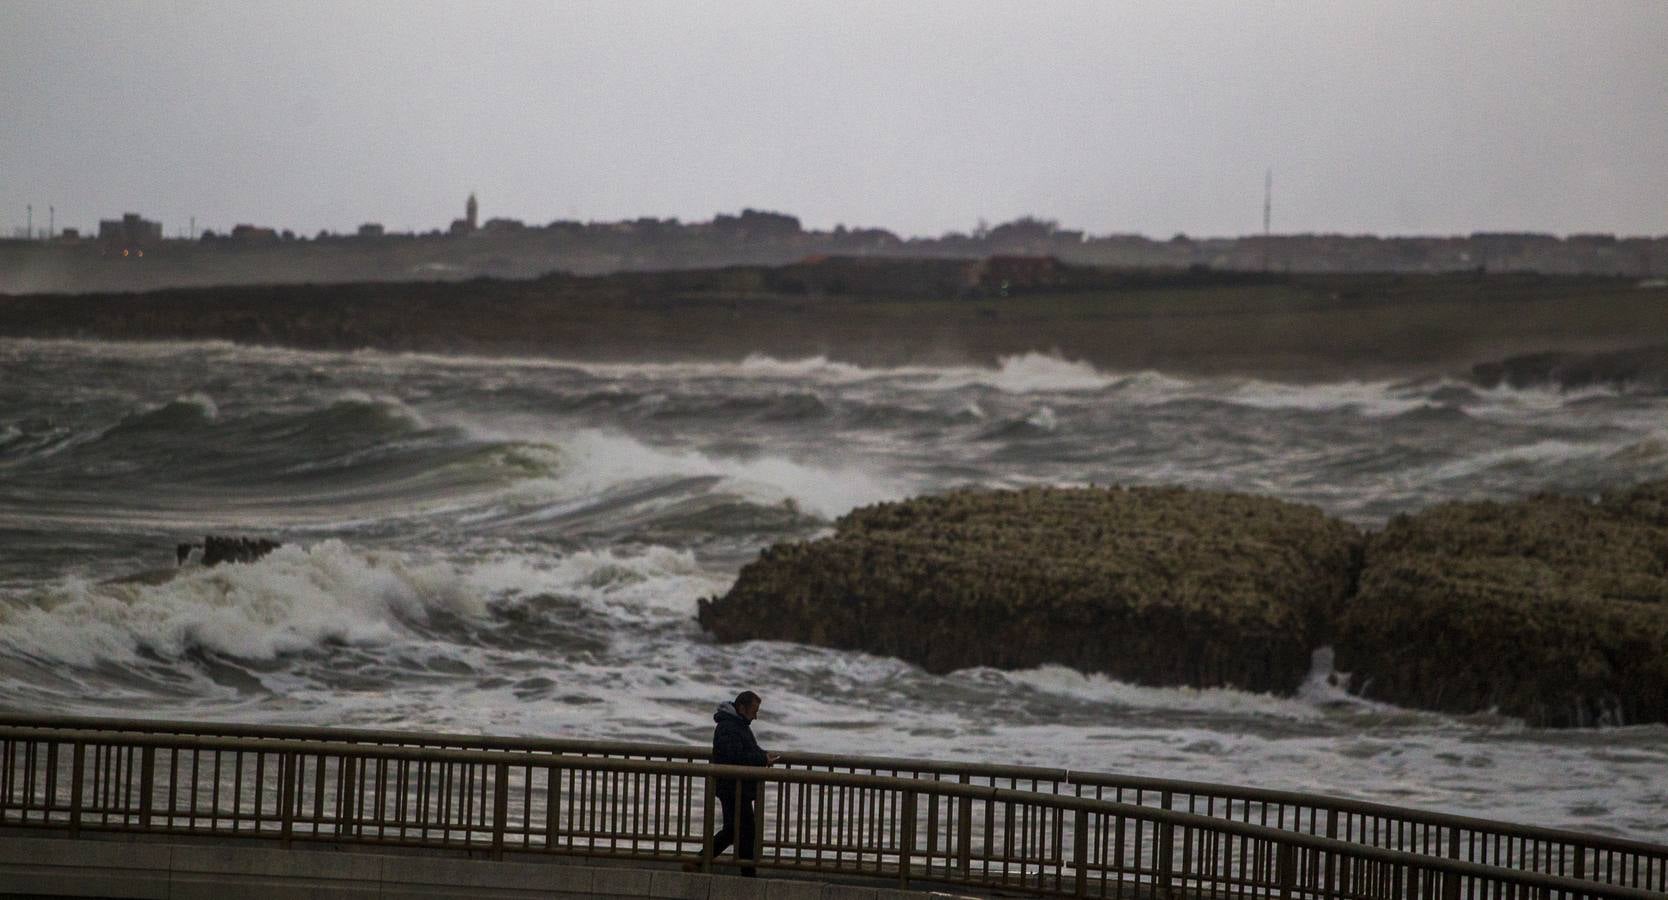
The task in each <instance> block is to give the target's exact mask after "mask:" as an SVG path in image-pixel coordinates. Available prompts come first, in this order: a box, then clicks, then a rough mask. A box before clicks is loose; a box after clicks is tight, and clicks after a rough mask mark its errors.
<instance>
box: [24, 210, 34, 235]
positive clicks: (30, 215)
mask: <svg viewBox="0 0 1668 900" xmlns="http://www.w3.org/2000/svg"><path fill="white" fill-rule="evenodd" d="M23 209H24V215H25V216H27V218H25V219H24V221H25V222H27V223H28V224H27V225H24V226H23V237H24V238H25V239H26V240H31V241H32V240H34V239H35V204H33V203H25V204H23Z"/></svg>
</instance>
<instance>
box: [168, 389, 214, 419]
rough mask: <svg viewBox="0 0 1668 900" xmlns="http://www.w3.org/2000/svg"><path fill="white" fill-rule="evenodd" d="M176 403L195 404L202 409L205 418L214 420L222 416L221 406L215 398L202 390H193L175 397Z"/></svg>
mask: <svg viewBox="0 0 1668 900" xmlns="http://www.w3.org/2000/svg"><path fill="white" fill-rule="evenodd" d="M174 402H175V403H179V404H183V405H186V406H195V407H196V408H197V409H199V410H201V411H202V414H203V418H205V419H208V420H209V421H213V420H215V419H218V418H220V407H219V406H217V405H215V402H214V398H213V397H210V396H209V395H208V394H205V393H203V392H202V391H193V392H192V393H189V394H184V395H181V396H179V397H175V398H174Z"/></svg>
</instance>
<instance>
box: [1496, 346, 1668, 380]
mask: <svg viewBox="0 0 1668 900" xmlns="http://www.w3.org/2000/svg"><path fill="white" fill-rule="evenodd" d="M1471 380H1472V381H1474V382H1476V383H1477V384H1480V385H1482V386H1483V387H1487V388H1494V387H1500V386H1501V385H1505V386H1507V387H1513V388H1526V387H1551V388H1556V389H1559V390H1579V389H1582V388H1588V387H1610V388H1616V389H1629V388H1632V389H1645V390H1661V389H1663V388H1664V387H1668V344H1661V345H1656V346H1651V347H1637V348H1633V349H1630V350H1614V351H1607V352H1601V353H1568V352H1546V353H1526V354H1523V355H1520V356H1511V357H1507V358H1506V359H1502V360H1499V361H1497V362H1486V363H1478V364H1477V365H1475V366H1472V367H1471Z"/></svg>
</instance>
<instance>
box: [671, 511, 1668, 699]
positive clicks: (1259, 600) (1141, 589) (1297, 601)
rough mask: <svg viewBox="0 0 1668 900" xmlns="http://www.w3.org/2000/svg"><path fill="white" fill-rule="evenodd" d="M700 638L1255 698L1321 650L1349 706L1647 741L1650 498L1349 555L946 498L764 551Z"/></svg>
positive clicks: (1665, 655) (1664, 627)
mask: <svg viewBox="0 0 1668 900" xmlns="http://www.w3.org/2000/svg"><path fill="white" fill-rule="evenodd" d="M699 618H700V621H701V624H702V625H703V626H704V627H706V628H707V629H708V630H710V631H711V632H712V633H713V634H714V635H715V636H716V637H717V638H718V639H719V640H722V641H738V640H747V639H754V638H766V639H779V640H789V641H799V642H803V643H809V644H818V645H822V646H829V647H837V648H841V649H851V650H863V651H867V652H870V653H880V654H887V655H892V656H897V657H901V658H903V659H906V660H910V661H912V662H915V663H918V664H920V665H921V666H923V667H925V668H926V669H928V670H930V671H934V672H945V671H949V670H952V669H957V668H963V667H968V666H981V665H987V666H996V667H1000V668H1023V667H1029V666H1036V665H1040V664H1043V663H1059V664H1062V665H1067V666H1071V667H1073V668H1076V669H1079V670H1081V671H1085V672H1104V673H1106V674H1108V675H1111V676H1113V677H1116V678H1119V679H1123V680H1126V681H1132V682H1137V683H1143V684H1162V685H1192V686H1195V687H1210V686H1215V685H1232V686H1235V687H1240V688H1245V689H1248V690H1257V691H1277V692H1286V691H1290V690H1292V689H1293V688H1295V687H1296V686H1297V685H1298V684H1300V683H1301V682H1302V680H1303V678H1304V676H1305V674H1306V673H1307V670H1308V665H1309V656H1310V653H1311V651H1313V650H1314V649H1315V648H1317V647H1320V646H1322V645H1324V644H1327V643H1329V642H1330V643H1333V644H1334V645H1335V648H1336V654H1335V658H1336V663H1337V666H1338V668H1339V669H1340V670H1341V671H1345V672H1348V673H1350V676H1351V685H1352V689H1353V690H1355V691H1356V692H1358V693H1360V694H1362V695H1364V696H1366V697H1369V698H1375V699H1379V700H1384V701H1388V702H1391V703H1396V704H1399V705H1403V706H1410V707H1416V708H1423V709H1434V710H1442V711H1449V712H1457V713H1472V712H1481V711H1486V710H1491V709H1492V710H1497V711H1499V712H1501V713H1505V714H1507V715H1512V716H1516V717H1520V718H1522V719H1524V720H1525V721H1527V722H1528V723H1530V724H1532V725H1546V726H1570V725H1586V724H1595V723H1636V722H1668V482H1658V483H1654V484H1647V485H1642V486H1639V487H1635V488H1632V489H1630V490H1626V491H1620V492H1616V493H1613V494H1610V495H1606V496H1605V497H1603V498H1601V499H1599V500H1597V501H1589V500H1586V499H1583V498H1577V497H1557V496H1539V497H1534V498H1531V499H1528V500H1524V501H1521V502H1515V503H1452V504H1446V505H1443V506H1438V507H1435V508H1433V509H1430V510H1426V511H1424V512H1421V513H1418V514H1416V515H1409V516H1399V517H1397V518H1396V519H1394V520H1392V521H1391V522H1390V523H1389V525H1388V526H1387V527H1386V528H1385V529H1384V530H1383V531H1382V532H1379V533H1377V534H1374V535H1371V536H1365V537H1364V536H1362V535H1361V534H1359V533H1358V532H1356V531H1355V529H1354V528H1352V527H1351V526H1349V525H1346V524H1343V523H1341V522H1336V521H1333V520H1330V519H1327V518H1326V517H1325V516H1323V515H1322V514H1321V513H1320V512H1319V511H1318V510H1316V509H1313V508H1310V507H1303V506H1296V505H1292V504H1288V503H1282V502H1279V501H1276V500H1271V499H1266V498H1259V497H1250V496H1245V495H1236V494H1224V493H1211V492H1203V491H1187V490H1182V489H1176V488H1113V489H1088V490H1067V489H1031V490H1025V491H1017V492H1008V491H978V492H958V493H952V494H946V495H942V496H937V497H923V498H917V499H914V500H908V501H904V502H901V503H888V504H881V505H879V506H874V507H868V508H864V509H859V510H856V511H854V512H852V513H851V514H849V515H847V516H846V517H845V518H843V519H841V520H840V521H839V522H838V523H836V530H835V533H834V535H833V536H832V537H828V538H825V539H822V540H817V541H810V542H801V543H791V544H783V545H778V546H776V547H772V548H770V549H768V550H766V551H765V552H764V553H763V554H761V556H760V558H759V559H758V561H756V562H754V563H752V564H750V565H748V566H747V567H745V568H744V569H742V571H741V575H740V577H739V578H738V579H737V581H736V584H735V587H733V588H732V589H731V590H730V592H729V593H728V594H726V595H724V596H723V597H721V598H716V599H711V600H702V601H701V603H700V612H699Z"/></svg>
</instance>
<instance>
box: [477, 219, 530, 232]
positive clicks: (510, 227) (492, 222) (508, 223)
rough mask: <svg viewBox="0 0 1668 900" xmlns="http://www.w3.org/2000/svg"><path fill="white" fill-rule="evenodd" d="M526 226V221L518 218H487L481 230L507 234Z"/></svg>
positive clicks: (522, 229) (521, 229)
mask: <svg viewBox="0 0 1668 900" xmlns="http://www.w3.org/2000/svg"><path fill="white" fill-rule="evenodd" d="M526 228H527V223H526V222H523V221H521V220H520V219H488V220H486V224H484V225H482V226H481V230H482V231H484V232H486V233H487V234H509V233H511V232H516V231H524V230H526Z"/></svg>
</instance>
